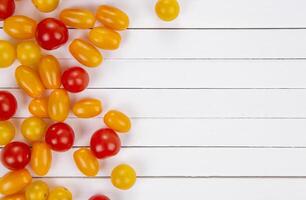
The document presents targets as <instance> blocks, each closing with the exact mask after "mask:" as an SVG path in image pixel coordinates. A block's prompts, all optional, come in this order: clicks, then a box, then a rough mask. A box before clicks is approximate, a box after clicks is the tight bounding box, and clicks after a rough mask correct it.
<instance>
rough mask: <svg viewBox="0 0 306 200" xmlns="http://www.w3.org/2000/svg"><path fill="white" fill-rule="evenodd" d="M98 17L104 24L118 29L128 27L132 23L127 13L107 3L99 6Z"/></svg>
mask: <svg viewBox="0 0 306 200" xmlns="http://www.w3.org/2000/svg"><path fill="white" fill-rule="evenodd" d="M96 17H97V19H98V20H99V21H100V22H101V23H102V24H103V25H104V26H107V27H109V28H111V29H114V30H118V31H121V30H125V29H127V28H128V27H129V23H130V22H129V17H128V16H127V14H126V13H124V12H123V11H122V10H120V9H118V8H115V7H112V6H107V5H103V6H100V7H99V8H98V10H97V15H96Z"/></svg>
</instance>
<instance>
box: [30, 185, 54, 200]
mask: <svg viewBox="0 0 306 200" xmlns="http://www.w3.org/2000/svg"><path fill="white" fill-rule="evenodd" d="M48 194H49V187H48V185H47V184H46V183H45V182H43V181H35V182H33V183H31V184H30V185H29V186H28V187H27V188H26V191H25V196H26V199H27V200H47V199H48Z"/></svg>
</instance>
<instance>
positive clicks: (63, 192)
mask: <svg viewBox="0 0 306 200" xmlns="http://www.w3.org/2000/svg"><path fill="white" fill-rule="evenodd" d="M48 200H72V194H71V192H70V191H69V190H68V189H67V188H64V187H56V188H54V189H53V190H52V191H51V192H50V194H49V197H48Z"/></svg>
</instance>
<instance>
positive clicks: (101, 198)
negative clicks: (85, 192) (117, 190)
mask: <svg viewBox="0 0 306 200" xmlns="http://www.w3.org/2000/svg"><path fill="white" fill-rule="evenodd" d="M89 200H110V199H109V198H108V197H107V196H105V195H102V194H97V195H95V196H92V197H90V199H89Z"/></svg>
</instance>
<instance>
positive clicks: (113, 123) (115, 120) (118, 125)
mask: <svg viewBox="0 0 306 200" xmlns="http://www.w3.org/2000/svg"><path fill="white" fill-rule="evenodd" d="M104 123H105V124H106V125H107V126H108V127H109V128H111V129H113V130H115V131H117V132H122V133H125V132H128V131H129V130H130V129H131V121H130V119H129V117H128V116H126V115H125V114H124V113H122V112H119V111H117V110H110V111H108V112H107V113H106V114H105V116H104Z"/></svg>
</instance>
